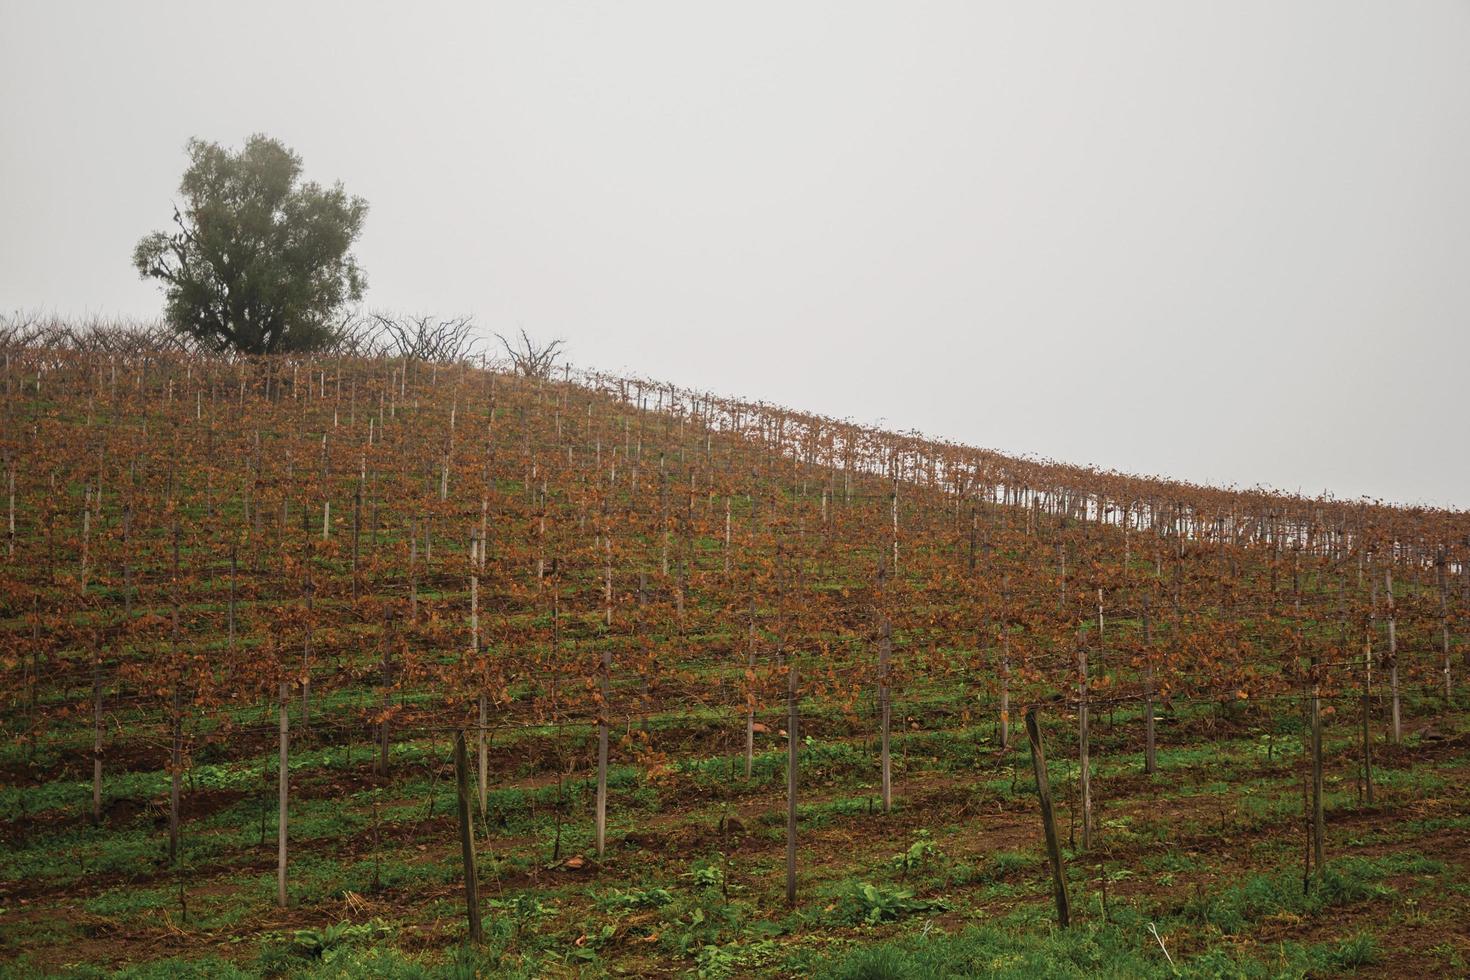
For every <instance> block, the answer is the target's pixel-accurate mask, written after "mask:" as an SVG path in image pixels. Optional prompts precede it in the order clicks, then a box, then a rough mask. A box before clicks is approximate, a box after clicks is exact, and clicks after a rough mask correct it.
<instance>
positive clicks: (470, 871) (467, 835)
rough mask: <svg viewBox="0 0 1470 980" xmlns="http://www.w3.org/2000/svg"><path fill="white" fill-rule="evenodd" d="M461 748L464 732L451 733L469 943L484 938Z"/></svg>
mask: <svg viewBox="0 0 1470 980" xmlns="http://www.w3.org/2000/svg"><path fill="white" fill-rule="evenodd" d="M467 756H468V752H467V751H466V749H465V744H464V730H463V729H460V730H458V731H456V732H455V733H454V782H455V786H456V788H457V790H458V792H457V793H456V797H457V805H456V808H457V810H458V812H459V846H460V853H461V855H462V856H463V858H464V901H465V913H466V915H467V917H468V919H469V925H470V942H472V943H479V942H482V941H483V940H484V938H485V934H484V931H483V929H482V928H481V926H480V884H479V878H478V876H477V874H476V872H475V828H474V823H473V820H472V818H471V816H470V764H469V759H468V758H467Z"/></svg>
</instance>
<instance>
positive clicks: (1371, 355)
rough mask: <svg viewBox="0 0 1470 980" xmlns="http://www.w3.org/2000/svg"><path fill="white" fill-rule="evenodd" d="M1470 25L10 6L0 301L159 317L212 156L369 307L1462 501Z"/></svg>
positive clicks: (810, 399)
mask: <svg viewBox="0 0 1470 980" xmlns="http://www.w3.org/2000/svg"><path fill="white" fill-rule="evenodd" d="M1467 52H1470V3H1466V2H1463V0H1462V2H1446V0H1441V2H1432V0H1425V2H1407V3H1386V2H1374V3H1362V2H1342V0H1321V2H1307V0H1291V2H1281V0H1268V2H1253V3H1228V4H1227V3H1183V2H1179V0H1159V2H1154V3H1142V2H1132V3H1130V2H1113V3H1106V4H1096V3H1063V4H1045V3H1032V2H1026V3H1016V2H1009V3H995V4H982V3H978V2H966V3H916V2H903V3H898V2H895V3H890V4H868V3H856V2H850V0H848V2H838V3H830V4H818V3H804V2H793V3H760V2H749V0H745V2H740V3H720V4H715V3H696V2H688V0H681V2H670V3H615V2H605V3H590V2H579V3H552V2H545V0H536V2H527V3H522V4H513V5H511V4H481V3H464V4H448V3H413V4H408V3H403V2H401V0H398V2H393V3H366V2H361V0H353V2H344V3H325V2H287V3H254V2H252V3H248V4H247V3H239V2H231V3H213V2H201V0H188V2H144V0H140V2H132V3H115V2H100V0H99V2H95V3H77V2H65V0H34V2H19V0H0V310H4V311H15V310H18V309H19V310H26V311H37V310H39V311H49V312H56V313H63V314H85V313H100V314H107V315H110V314H127V315H135V316H154V315H157V314H158V312H159V311H160V310H161V307H162V299H161V296H160V294H159V292H158V290H157V289H156V287H155V286H154V285H153V284H151V283H146V282H143V281H141V280H139V279H138V278H137V275H136V273H135V272H134V270H133V267H132V265H131V262H130V255H131V251H132V248H133V245H134V244H135V243H136V242H137V240H138V239H139V238H140V237H141V236H142V235H144V234H145V233H147V232H149V231H152V230H155V229H162V228H164V227H166V225H167V223H168V220H169V216H170V214H171V210H170V204H171V201H173V200H174V199H175V197H176V191H177V185H178V180H179V176H180V174H181V172H182V170H183V167H184V165H185V156H184V143H185V141H186V140H187V139H188V138H189V137H191V136H199V137H202V138H206V139H212V140H217V141H220V142H223V143H226V144H229V145H232V146H238V145H239V144H240V143H241V142H242V141H243V139H244V138H245V137H246V136H247V135H248V134H250V133H253V132H265V133H268V134H270V135H272V136H275V137H278V138H280V139H282V140H283V141H285V142H286V143H287V144H288V145H290V146H291V147H293V148H294V149H295V150H296V151H297V152H299V153H300V154H301V155H302V157H303V158H304V161H305V171H306V176H307V177H308V178H310V179H316V180H320V181H323V182H331V181H333V180H337V179H340V180H341V181H343V183H344V184H345V186H346V187H347V189H348V191H349V192H351V193H355V194H360V195H362V196H364V197H365V198H367V200H368V201H369V203H370V206H371V210H370V213H369V215H368V219H367V223H366V226H365V231H364V233H363V237H362V239H361V242H360V245H359V247H358V250H357V254H358V256H359V258H360V260H361V263H362V265H363V266H364V268H365V269H366V271H367V276H368V287H369V288H368V293H367V297H366V303H365V305H366V306H367V307H368V308H372V309H384V310H396V311H404V312H415V311H417V312H437V313H442V314H446V315H448V314H461V313H470V314H473V315H474V316H475V317H476V319H477V321H478V322H479V323H480V324H481V325H482V326H483V327H484V328H486V329H487V330H502V331H512V330H514V329H516V328H517V327H520V326H524V327H525V329H526V330H527V331H528V332H529V333H531V334H533V335H538V336H542V337H552V336H558V337H565V338H566V339H567V341H568V349H569V351H570V354H571V357H572V359H573V361H574V362H575V363H577V364H578V365H581V366H588V367H600V368H604V369H609V370H627V371H631V372H635V373H639V374H643V375H648V376H652V377H657V378H660V379H664V380H668V381H673V382H676V383H679V384H683V385H687V386H691V387H696V388H701V389H707V390H712V391H715V392H719V393H722V394H731V395H744V396H747V397H750V398H760V399H766V400H769V401H777V402H781V403H784V404H788V405H791V406H793V407H797V408H802V409H807V410H812V411H817V412H822V413H825V414H830V415H836V416H850V417H852V418H854V419H856V420H859V421H864V422H880V421H881V422H882V423H883V424H884V425H885V426H887V427H889V428H895V429H919V430H922V431H924V432H925V433H927V434H930V435H933V436H937V437H944V438H951V439H955V440H959V441H963V442H968V443H970V444H973V445H979V446H984V447H989V448H994V449H1000V450H1005V451H1010V452H1016V453H1028V454H1033V455H1036V456H1043V457H1048V458H1053V459H1058V460H1062V461H1066V462H1073V463H1082V464H1087V463H1091V464H1096V465H1099V466H1103V467H1107V468H1114V469H1119V470H1125V471H1129V472H1135V473H1142V474H1160V475H1165V476H1170V477H1176V478H1180V479H1187V480H1193V481H1199V482H1211V483H1216V484H1224V485H1228V484H1236V485H1240V486H1252V485H1255V484H1258V483H1259V484H1268V485H1271V486H1274V487H1277V488H1280V489H1283V490H1289V491H1301V492H1304V493H1307V494H1317V493H1321V492H1323V491H1330V492H1331V493H1333V494H1335V495H1336V496H1338V497H1339V498H1346V499H1351V498H1355V497H1357V496H1359V495H1362V494H1367V495H1370V496H1374V497H1383V498H1386V499H1390V500H1396V501H1407V502H1425V503H1433V504H1439V505H1449V506H1457V507H1466V506H1470V451H1467V447H1466V441H1467V440H1466V435H1467V433H1470V385H1467V376H1470V375H1467V372H1470V356H1467V355H1470V339H1467V330H1466V317H1467V311H1470V54H1467Z"/></svg>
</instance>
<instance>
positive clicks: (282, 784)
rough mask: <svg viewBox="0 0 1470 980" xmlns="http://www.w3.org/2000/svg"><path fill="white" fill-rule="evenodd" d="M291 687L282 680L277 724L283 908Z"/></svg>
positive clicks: (280, 898)
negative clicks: (288, 708) (288, 709)
mask: <svg viewBox="0 0 1470 980" xmlns="http://www.w3.org/2000/svg"><path fill="white" fill-rule="evenodd" d="M290 693H291V691H290V688H289V686H288V684H287V683H286V682H285V681H281V697H280V700H281V708H280V721H279V724H278V726H277V729H278V732H279V735H280V753H281V757H280V762H279V764H278V765H277V768H278V769H279V770H280V771H279V774H278V777H277V790H276V795H277V805H278V807H279V813H278V814H277V817H276V904H277V905H279V906H280V907H281V908H285V907H286V800H287V797H288V794H289V791H290V785H291V770H290V764H289V763H290V740H291V723H290V719H289V717H288V716H287V714H286V708H287V706H288V705H289V704H290V701H289V696H290Z"/></svg>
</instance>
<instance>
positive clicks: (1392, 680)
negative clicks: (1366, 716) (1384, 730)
mask: <svg viewBox="0 0 1470 980" xmlns="http://www.w3.org/2000/svg"><path fill="white" fill-rule="evenodd" d="M1383 584H1384V588H1385V589H1386V590H1387V593H1388V594H1387V596H1386V597H1385V601H1386V602H1387V603H1388V696H1389V712H1390V715H1391V720H1392V726H1393V729H1392V730H1393V744H1394V745H1397V744H1399V741H1400V740H1401V738H1402V736H1403V729H1402V727H1401V725H1400V721H1399V642H1398V634H1397V633H1396V632H1395V622H1394V601H1393V570H1392V569H1384V571H1383Z"/></svg>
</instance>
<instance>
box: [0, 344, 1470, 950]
mask: <svg viewBox="0 0 1470 980" xmlns="http://www.w3.org/2000/svg"><path fill="white" fill-rule="evenodd" d="M0 398H3V409H0V452H3V460H0V465H3V473H0V479H3V481H4V486H3V500H0V506H3V507H4V508H5V510H4V511H3V513H0V520H3V521H4V522H5V523H4V525H3V528H0V530H3V532H4V542H3V548H4V554H3V556H0V562H3V564H0V732H3V736H4V738H3V745H0V753H3V755H0V773H3V778H0V842H3V844H0V903H3V908H0V972H5V971H9V973H11V974H13V975H16V976H31V975H39V974H52V973H61V974H68V975H73V976H79V977H80V976H104V975H112V974H113V972H114V971H121V972H122V974H123V975H126V976H138V977H142V976H160V977H162V976H179V975H190V974H191V973H192V974H193V975H199V976H237V975H238V976H258V975H298V976H306V975H310V976H317V975H327V976H331V975H342V976H359V975H373V976H380V975H385V976H404V977H410V976H461V975H463V976H469V975H474V974H476V973H478V974H479V975H482V976H502V975H503V976H528V977H531V976H535V977H540V976H581V975H585V976H600V975H606V974H613V975H627V976H685V975H694V976H703V977H723V976H767V975H769V976H788V975H808V974H816V975H825V976H851V977H859V976H861V977H887V976H915V977H919V976H939V975H952V976H963V975H1007V976H1008V975H1014V976H1036V975H1073V976H1099V975H1102V976H1109V975H1111V976H1130V977H1131V976H1161V977H1167V976H1175V975H1198V976H1280V975H1288V976H1292V975H1296V976H1304V975H1314V976H1319V975H1327V974H1335V973H1339V972H1352V971H1361V972H1363V973H1365V974H1373V973H1384V974H1387V973H1393V974H1395V975H1400V974H1402V973H1403V971H1404V970H1405V969H1421V970H1433V971H1437V972H1439V973H1441V974H1444V975H1460V974H1464V973H1465V972H1466V971H1467V970H1470V966H1467V963H1470V915H1467V914H1466V912H1465V910H1466V909H1467V908H1470V736H1467V734H1466V732H1467V722H1470V688H1467V684H1466V679H1467V677H1470V514H1466V513H1462V512H1449V511H1435V510H1426V509H1406V508H1397V507H1389V506H1381V505H1377V504H1369V503H1357V502H1351V503H1348V502H1339V501H1333V500H1325V499H1323V500H1311V499H1304V498H1299V497H1292V496H1287V495H1283V494H1277V493H1271V492H1266V491H1260V490H1224V489H1216V488H1209V487H1201V486H1193V485H1188V484H1182V483H1178V482H1170V481H1166V480H1162V479H1156V478H1142V477H1135V476H1128V475H1123V474H1117V473H1109V472H1100V471H1095V470H1090V469H1085V468H1080V467H1073V466H1066V465H1061V464H1054V463H1049V462H1044V461H1036V460H1028V459H1020V458H1015V457H1011V456H1006V455H1002V454H998V453H994V452H988V451H983V450H979V449H974V448H970V447H966V446H961V445H955V444H950V443H945V442H939V441H934V440H931V439H926V438H924V437H922V436H920V435H917V434H900V433H893V432H885V431H879V430H876V429H872V428H868V427H864V426H861V425H857V424H853V423H850V422H846V421H842V420H837V419H831V418H824V417H821V416H817V415H812V414H806V413H803V412H798V411H792V410H789V409H785V408H781V407H777V406H772V405H767V404H756V403H750V402H745V401H740V400H735V399H728V398H722V397H716V396H712V395H708V394H705V393H700V392H694V391H689V390H684V389H680V388H677V387H673V386H670V385H667V384H661V383H657V382H651V381H646V380H640V379H633V378H622V377H611V376H606V375H601V374H596V373H590V372H576V371H572V370H569V369H567V370H561V369H559V370H557V371H555V372H554V373H553V374H551V376H549V377H535V376H525V375H522V374H518V373H515V372H513V371H511V370H510V369H509V368H508V367H507V366H505V365H498V364H495V363H493V362H485V361H481V360H478V359H477V360H475V361H473V362H469V361H464V362H459V363H434V362H430V361H424V360H411V359H403V358H397V359H394V358H386V357H375V358H364V357H335V356H333V357H327V356H321V357H315V358H312V357H300V358H285V357H276V358H254V359H246V358H225V357H215V356H204V355H197V354H187V353H181V352H169V353H159V352H113V353H105V352H83V351H77V350H69V349H60V348H39V347H30V348H25V347H17V348H15V349H11V350H9V351H8V352H6V353H5V360H4V366H3V382H0Z"/></svg>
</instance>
